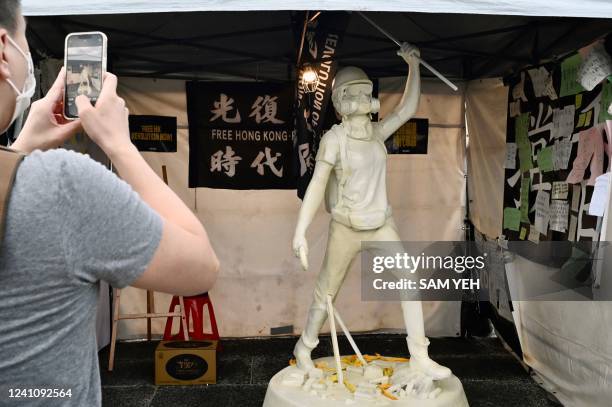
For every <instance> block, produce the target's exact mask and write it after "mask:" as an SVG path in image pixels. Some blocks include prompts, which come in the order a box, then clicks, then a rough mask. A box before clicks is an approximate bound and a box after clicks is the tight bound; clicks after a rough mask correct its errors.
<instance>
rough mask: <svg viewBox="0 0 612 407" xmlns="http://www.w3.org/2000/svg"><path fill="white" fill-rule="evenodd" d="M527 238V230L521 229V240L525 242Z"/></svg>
mask: <svg viewBox="0 0 612 407" xmlns="http://www.w3.org/2000/svg"><path fill="white" fill-rule="evenodd" d="M526 236H527V229H525V228H521V235H520V236H519V239H521V240H525V237H526Z"/></svg>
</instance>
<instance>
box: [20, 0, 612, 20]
mask: <svg viewBox="0 0 612 407" xmlns="http://www.w3.org/2000/svg"><path fill="white" fill-rule="evenodd" d="M249 10H362V11H402V12H410V11H411V12H422V13H463V14H503V15H523V16H558V17H600V18H610V17H612V2H610V1H608V0H583V1H580V2H576V1H571V0H559V1H555V2H554V6H553V5H552V4H551V3H550V2H549V1H542V0H540V1H534V0H467V1H454V0H429V1H423V0H387V1H366V0H333V1H328V0H289V1H282V2H276V1H274V2H273V1H262V0H224V1H219V0H130V1H125V0H100V1H95V2H92V1H90V2H75V1H73V0H55V1H53V2H50V1H48V0H23V12H24V14H25V15H27V16H40V15H78V14H122V13H126V14H127V13H153V12H179V11H249Z"/></svg>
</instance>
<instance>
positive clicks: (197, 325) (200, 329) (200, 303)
mask: <svg viewBox="0 0 612 407" xmlns="http://www.w3.org/2000/svg"><path fill="white" fill-rule="evenodd" d="M183 300H184V302H185V319H186V320H187V331H188V335H189V339H192V340H193V339H208V340H217V341H218V340H219V330H218V329H217V320H216V319H215V311H214V310H213V305H212V301H211V300H210V297H209V296H208V293H204V294H200V295H194V296H192V297H183ZM178 306H179V299H178V297H177V296H174V297H172V302H171V303H170V312H174V309H175V308H176V307H178ZM204 306H207V307H208V315H209V316H210V327H211V328H212V333H204ZM190 316H191V318H190ZM190 319H191V320H192V321H193V327H190V326H189V321H190ZM173 321H174V318H172V317H169V318H168V319H167V320H166V329H165V330H164V340H165V341H170V340H173V341H177V340H178V341H181V340H185V336H184V335H183V322H182V321H180V326H179V332H178V334H176V335H172V324H173Z"/></svg>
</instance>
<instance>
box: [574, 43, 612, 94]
mask: <svg viewBox="0 0 612 407" xmlns="http://www.w3.org/2000/svg"><path fill="white" fill-rule="evenodd" d="M610 74H612V59H611V58H610V55H608V53H607V52H606V50H605V48H604V47H603V46H602V45H601V44H598V45H595V46H594V47H593V48H592V49H591V51H590V52H589V55H587V57H586V58H585V59H584V60H583V61H582V65H580V68H579V69H578V82H580V84H581V85H582V87H583V88H585V89H586V90H589V91H590V90H593V88H594V87H595V86H597V85H598V84H599V82H601V81H602V80H604V79H605V78H606V77H607V76H608V75H610Z"/></svg>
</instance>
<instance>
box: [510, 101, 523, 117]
mask: <svg viewBox="0 0 612 407" xmlns="http://www.w3.org/2000/svg"><path fill="white" fill-rule="evenodd" d="M508 109H510V117H516V116H518V115H519V114H521V101H520V100H517V101H516V102H510V104H509V105H508Z"/></svg>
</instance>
